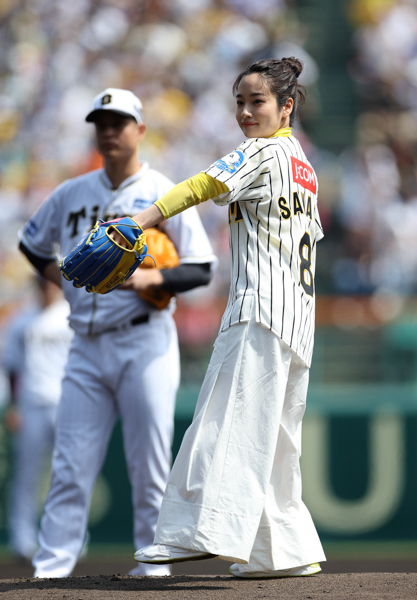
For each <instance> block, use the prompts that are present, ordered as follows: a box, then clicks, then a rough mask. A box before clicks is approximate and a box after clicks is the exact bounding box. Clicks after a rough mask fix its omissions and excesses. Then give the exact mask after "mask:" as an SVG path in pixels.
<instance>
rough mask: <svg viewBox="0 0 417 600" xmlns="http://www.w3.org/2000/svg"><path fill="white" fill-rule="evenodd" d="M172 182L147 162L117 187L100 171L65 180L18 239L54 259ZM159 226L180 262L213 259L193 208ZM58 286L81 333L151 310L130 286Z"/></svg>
mask: <svg viewBox="0 0 417 600" xmlns="http://www.w3.org/2000/svg"><path fill="white" fill-rule="evenodd" d="M173 185H174V184H173V183H172V182H171V181H170V180H169V179H168V178H167V177H165V176H164V175H162V174H161V173H159V172H158V171H155V170H153V169H150V168H149V165H148V163H143V164H142V168H141V169H140V171H139V172H138V173H136V174H135V175H132V176H131V177H129V178H128V179H126V180H125V181H124V182H123V183H122V184H121V185H120V186H119V187H118V188H117V189H116V190H113V189H112V185H111V182H110V180H109V178H108V177H107V175H106V173H105V171H104V169H99V170H97V171H93V172H91V173H87V174H85V175H81V176H80V177H76V178H74V179H69V180H67V181H65V182H64V183H63V184H62V185H60V186H59V187H58V188H57V189H56V190H55V191H54V192H53V193H52V194H51V195H50V196H49V198H48V199H47V200H46V201H45V202H44V203H43V204H42V205H41V206H40V208H39V209H38V211H37V212H36V214H35V215H34V216H33V217H32V218H31V219H30V221H28V223H27V224H26V225H25V227H24V228H23V229H22V230H21V231H20V233H19V235H20V239H21V241H22V243H23V244H24V245H25V246H26V247H27V248H28V249H29V250H30V251H31V252H32V253H33V254H35V255H36V256H39V257H41V258H46V259H49V258H50V259H55V258H56V246H58V247H59V254H60V256H66V255H67V254H69V253H70V252H71V250H72V249H73V248H74V246H75V245H76V244H77V243H78V242H79V241H80V239H81V238H82V237H83V236H84V235H85V234H86V233H87V232H88V231H90V230H91V228H92V227H93V226H94V224H95V223H96V221H97V220H98V219H102V220H104V221H108V220H111V219H115V218H117V217H124V216H126V215H134V214H136V213H138V212H141V211H142V210H144V209H145V208H147V207H148V206H150V205H151V204H153V203H154V202H155V201H156V200H158V199H159V198H161V197H162V196H163V195H164V194H166V193H167V192H168V191H169V190H170V189H171V188H172V187H173ZM163 227H164V231H165V232H166V233H167V235H168V236H169V237H170V239H171V240H172V241H173V242H174V244H175V247H176V249H177V252H178V256H179V259H180V263H208V262H210V263H215V261H216V260H217V259H216V257H215V256H214V255H213V250H212V247H211V244H210V242H209V240H208V238H207V234H206V232H205V230H204V227H203V225H202V223H201V220H200V217H199V215H198V212H197V210H196V208H195V207H193V208H192V209H190V210H188V211H186V212H185V213H181V214H179V215H176V216H175V217H173V218H172V219H169V221H167V222H166V223H164V224H163ZM62 287H63V291H64V294H65V297H66V298H67V300H68V301H69V303H70V305H71V316H70V323H71V326H72V327H73V329H75V330H76V331H77V332H79V333H82V334H97V333H101V332H103V331H107V330H108V329H111V328H114V327H119V326H121V325H123V324H125V323H129V322H130V321H131V319H132V318H135V317H137V316H141V315H143V314H147V313H149V312H151V311H152V310H155V309H154V308H153V307H152V306H151V305H150V304H149V303H147V302H146V301H144V300H142V299H141V298H140V297H139V296H138V295H137V294H136V292H135V291H131V290H114V291H113V292H112V293H111V294H103V295H102V294H94V293H92V294H89V293H87V292H86V291H85V289H80V288H75V287H74V286H73V285H72V282H71V281H66V280H64V279H63V282H62ZM166 310H168V309H166Z"/></svg>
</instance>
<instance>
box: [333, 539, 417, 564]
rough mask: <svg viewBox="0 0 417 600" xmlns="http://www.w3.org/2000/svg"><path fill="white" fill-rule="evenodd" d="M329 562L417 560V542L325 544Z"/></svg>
mask: <svg viewBox="0 0 417 600" xmlns="http://www.w3.org/2000/svg"><path fill="white" fill-rule="evenodd" d="M323 547H324V551H325V553H326V556H327V558H328V559H329V560H335V559H345V560H346V559H355V558H360V559H381V558H386V559H405V558H407V559H417V541H389V542H386V541H385V542H358V541H352V542H327V543H326V542H323Z"/></svg>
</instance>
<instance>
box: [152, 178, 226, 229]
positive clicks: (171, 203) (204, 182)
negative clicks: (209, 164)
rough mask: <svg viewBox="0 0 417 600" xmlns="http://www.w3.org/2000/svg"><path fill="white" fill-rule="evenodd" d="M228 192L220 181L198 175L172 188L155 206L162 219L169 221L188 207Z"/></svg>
mask: <svg viewBox="0 0 417 600" xmlns="http://www.w3.org/2000/svg"><path fill="white" fill-rule="evenodd" d="M228 191H229V188H228V187H227V185H225V184H224V183H222V182H221V181H217V179H214V177H211V176H210V175H207V173H199V174H198V175H194V177H191V178H190V179H187V180H186V181H183V182H182V183H179V184H178V185H176V186H175V187H173V188H172V190H170V191H169V192H168V193H167V194H165V196H162V198H160V199H159V200H157V201H156V202H155V204H156V206H157V207H158V208H159V210H160V211H161V213H162V214H163V216H164V219H169V218H170V217H173V216H174V215H177V214H178V213H180V212H182V211H183V210H186V209H187V208H190V206H195V205H196V204H200V202H205V201H206V200H209V199H210V198H217V196H220V195H221V194H224V193H226V192H228Z"/></svg>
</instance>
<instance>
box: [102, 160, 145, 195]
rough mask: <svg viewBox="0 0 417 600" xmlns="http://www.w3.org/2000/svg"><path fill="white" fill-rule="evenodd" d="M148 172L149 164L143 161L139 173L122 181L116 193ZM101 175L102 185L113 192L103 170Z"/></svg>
mask: <svg viewBox="0 0 417 600" xmlns="http://www.w3.org/2000/svg"><path fill="white" fill-rule="evenodd" d="M148 170H149V163H148V162H146V161H144V162H143V163H142V166H141V168H140V169H139V171H138V172H137V173H134V174H133V175H131V176H130V177H128V178H127V179H125V180H124V181H122V183H121V184H120V185H119V187H118V188H117V191H120V190H123V189H124V188H125V187H127V186H128V185H131V184H132V183H135V181H137V180H138V179H140V178H141V177H143V176H144V175H145V174H146V172H147V171H148ZM101 174H102V177H103V180H104V183H105V185H106V187H108V188H109V189H111V190H113V191H115V190H114V189H113V187H112V183H111V181H110V179H109V178H108V176H107V173H106V171H105V170H104V169H103V170H102V172H101Z"/></svg>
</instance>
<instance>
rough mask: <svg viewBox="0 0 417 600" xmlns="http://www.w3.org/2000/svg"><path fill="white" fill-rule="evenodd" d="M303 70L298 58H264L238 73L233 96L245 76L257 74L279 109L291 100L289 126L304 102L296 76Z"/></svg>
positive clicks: (303, 90) (302, 92)
mask: <svg viewBox="0 0 417 600" xmlns="http://www.w3.org/2000/svg"><path fill="white" fill-rule="evenodd" d="M302 70H303V64H302V62H301V61H300V60H298V58H294V57H293V56H292V57H291V58H281V60H278V59H276V58H266V59H262V60H258V61H256V62H254V63H252V64H251V65H249V66H248V67H246V69H245V70H244V71H243V72H242V73H240V75H238V76H237V77H236V80H235V82H234V84H233V94H234V95H235V96H236V94H237V89H238V87H239V84H240V82H241V81H242V79H243V78H244V77H246V75H251V74H252V73H258V74H259V75H260V76H261V77H262V79H263V80H264V81H265V84H266V85H267V86H268V88H269V90H270V92H271V93H272V94H274V95H275V97H276V99H277V103H278V106H279V107H282V106H285V103H286V102H287V100H288V98H292V99H293V101H294V106H293V109H292V113H291V114H290V125H292V124H293V123H294V119H295V116H296V113H297V108H298V106H299V105H301V104H303V103H304V101H305V97H306V93H305V88H304V86H302V85H300V84H299V83H298V76H299V75H300V73H301V71H302Z"/></svg>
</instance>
